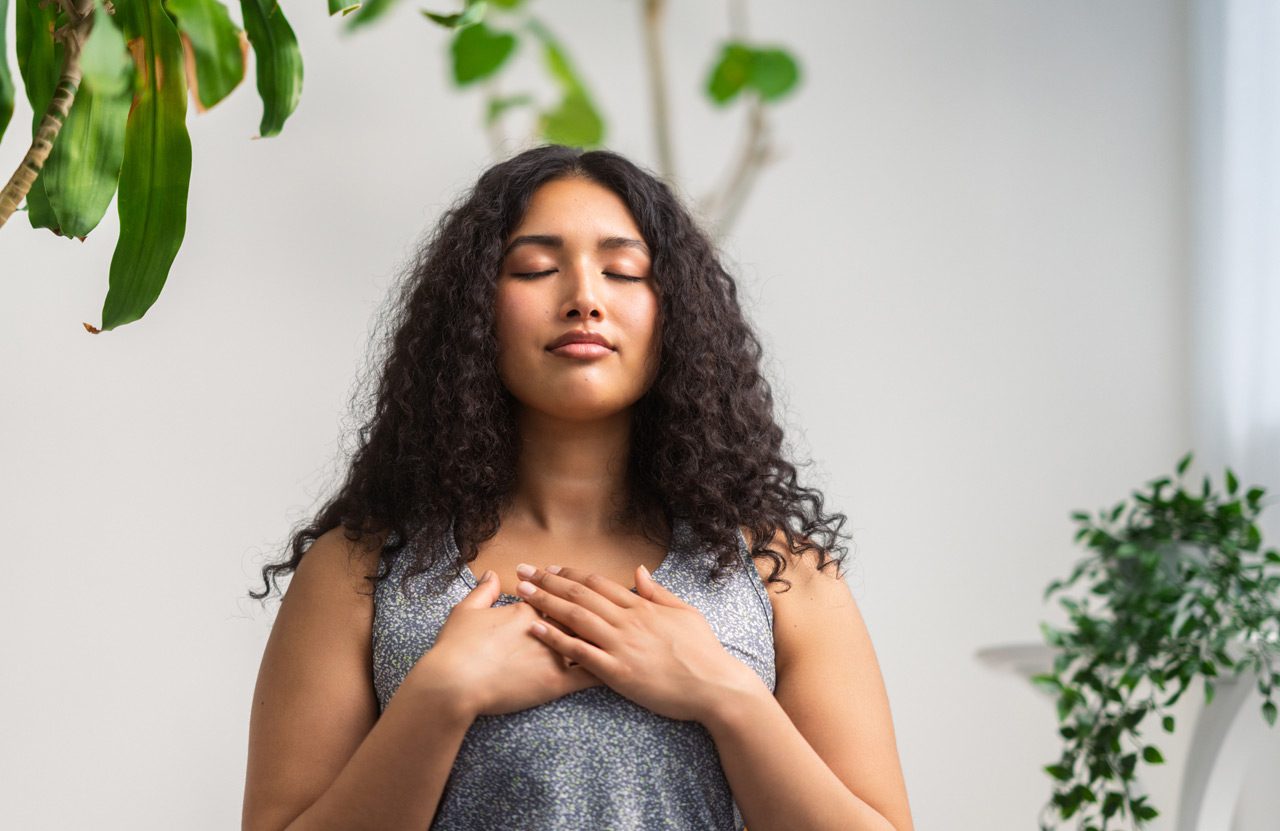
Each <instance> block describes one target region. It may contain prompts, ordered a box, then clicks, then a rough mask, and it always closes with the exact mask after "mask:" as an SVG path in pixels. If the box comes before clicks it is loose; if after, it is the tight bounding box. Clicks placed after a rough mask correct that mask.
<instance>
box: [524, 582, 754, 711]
mask: <svg viewBox="0 0 1280 831" xmlns="http://www.w3.org/2000/svg"><path fill="white" fill-rule="evenodd" d="M525 579H526V581H527V582H528V583H531V584H532V587H533V589H534V590H533V592H532V594H530V593H529V592H527V591H526V588H527V586H526V585H525V584H524V583H522V584H520V585H519V587H518V589H517V590H518V591H519V592H520V596H521V597H522V598H523V599H524V601H525V602H526V603H529V604H530V605H532V606H533V607H534V608H535V609H537V610H538V611H539V612H541V613H543V614H544V615H546V616H547V617H549V618H552V619H553V620H555V621H556V622H557V623H560V624H561V625H563V626H564V627H565V628H566V629H568V630H569V631H567V632H565V631H561V630H560V629H558V628H556V627H555V626H546V625H544V624H538V623H536V622H535V623H534V624H532V626H531V627H530V632H531V634H533V635H534V637H536V638H538V639H539V640H541V641H542V642H543V643H545V644H547V645H548V646H550V647H551V648H552V649H554V650H555V651H556V652H558V653H559V654H561V655H563V656H565V657H566V658H569V659H571V660H573V661H575V662H577V663H578V664H580V665H582V666H583V667H584V668H585V669H586V670H587V671H588V672H590V673H591V674H593V675H595V676H596V677H597V678H599V679H600V680H601V681H603V682H604V683H605V684H606V685H608V686H609V687H610V688H611V689H613V690H614V691H615V692H617V693H618V694H619V695H623V696H625V697H627V698H629V699H631V700H632V701H634V702H635V703H637V704H639V705H640V706H642V707H645V708H647V709H649V710H652V711H653V712H655V713H657V714H659V715H662V716H666V717H667V718H672V719H680V720H684V721H702V722H705V721H706V720H707V717H708V715H709V714H710V713H711V709H712V708H713V707H715V706H717V702H720V701H723V700H725V694H726V693H730V692H732V693H738V692H744V691H755V690H754V688H755V687H757V686H758V687H762V688H764V689H766V690H767V689H768V688H767V687H764V682H763V681H762V680H761V678H760V676H758V675H756V673H755V671H754V670H752V669H751V668H750V667H749V666H747V665H746V664H745V663H743V662H742V661H740V660H738V659H737V658H735V657H734V656H733V655H731V654H729V652H728V651H727V650H726V649H725V648H724V645H723V644H721V643H720V639H719V638H717V637H716V634H715V632H713V631H712V629H711V624H709V623H707V619H706V618H705V617H703V616H702V613H701V612H699V611H698V610H697V609H696V608H694V607H693V606H691V605H689V604H688V603H685V602H684V601H683V600H681V599H680V598H679V597H677V596H676V595H675V594H673V593H672V592H670V591H668V590H667V589H666V588H665V587H663V586H661V585H659V584H658V583H657V582H655V581H654V579H653V578H652V577H651V576H650V575H649V572H648V571H647V570H646V569H645V567H644V566H640V567H638V568H637V569H636V591H635V592H632V591H631V590H630V589H626V588H624V587H622V586H620V585H618V584H617V583H616V582H614V581H613V580H610V579H609V578H607V577H604V576H601V575H599V574H593V573H590V572H585V571H582V570H580V569H574V568H562V569H560V571H559V573H555V574H553V573H551V572H549V571H547V570H545V569H535V570H534V573H533V575H532V576H531V577H527V578H525ZM539 626H542V627H543V628H544V629H545V631H544V632H541V633H539V632H537V631H536V630H537V628H538V627H539ZM574 635H577V636H578V637H574Z"/></svg>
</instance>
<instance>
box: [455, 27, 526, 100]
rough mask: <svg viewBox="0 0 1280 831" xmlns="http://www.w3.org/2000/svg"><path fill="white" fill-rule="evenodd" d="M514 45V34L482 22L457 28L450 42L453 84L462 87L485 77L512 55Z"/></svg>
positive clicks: (496, 69) (495, 70)
mask: <svg viewBox="0 0 1280 831" xmlns="http://www.w3.org/2000/svg"><path fill="white" fill-rule="evenodd" d="M515 48H516V39H515V36H514V35H512V34H511V33H509V32H499V31H495V30H494V29H490V28H489V27H488V26H486V25H485V24H484V23H483V22H480V23H474V24H472V25H470V26H467V27H466V28H463V29H459V30H458V31H457V34H455V35H454V36H453V43H452V44H450V52H451V53H452V54H453V81H454V83H456V84H457V85H458V86H460V87H461V86H466V85H467V84H470V83H474V82H475V81H479V80H480V79H482V78H488V77H489V76H490V75H492V74H493V73H495V72H497V71H498V70H499V69H500V68H501V67H502V64H503V63H504V62H505V61H506V60H507V58H509V57H511V53H512V52H514V51H515Z"/></svg>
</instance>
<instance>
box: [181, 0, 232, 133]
mask: <svg viewBox="0 0 1280 831" xmlns="http://www.w3.org/2000/svg"><path fill="white" fill-rule="evenodd" d="M165 8H167V9H168V10H169V12H170V14H172V15H173V16H174V17H176V18H177V22H178V29H179V31H181V32H182V34H184V35H186V37H187V40H188V41H189V42H190V43H191V51H192V53H193V54H194V55H195V64H196V100H197V101H199V103H200V107H201V108H203V109H206V110H207V109H209V108H210V107H212V106H214V105H215V104H217V103H218V102H219V101H221V100H222V99H224V98H226V97H227V96H228V95H229V94H231V91H232V90H233V89H235V88H236V87H237V86H239V85H240V82H241V81H243V80H244V63H245V53H244V51H243V49H242V47H241V41H240V27H238V26H236V24H235V23H234V22H232V20H231V15H230V14H228V13H227V7H226V6H224V5H222V4H221V3H219V2H218V0H165Z"/></svg>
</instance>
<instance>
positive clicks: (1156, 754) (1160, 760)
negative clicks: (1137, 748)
mask: <svg viewBox="0 0 1280 831" xmlns="http://www.w3.org/2000/svg"><path fill="white" fill-rule="evenodd" d="M1142 760H1143V761H1144V762H1146V763H1147V764H1151V765H1160V764H1164V756H1161V755H1160V751H1159V750H1158V749H1157V748H1156V746H1155V745H1151V744H1149V745H1147V746H1146V747H1144V748H1142Z"/></svg>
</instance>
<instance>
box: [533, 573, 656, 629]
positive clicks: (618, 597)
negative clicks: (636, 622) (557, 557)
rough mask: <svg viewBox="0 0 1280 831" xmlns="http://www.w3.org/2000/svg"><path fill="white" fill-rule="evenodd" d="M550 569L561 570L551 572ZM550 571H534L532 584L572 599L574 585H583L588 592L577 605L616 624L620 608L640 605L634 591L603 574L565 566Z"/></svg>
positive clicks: (618, 619)
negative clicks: (579, 604)
mask: <svg viewBox="0 0 1280 831" xmlns="http://www.w3.org/2000/svg"><path fill="white" fill-rule="evenodd" d="M551 568H555V569H558V570H557V571H551ZM551 568H548V569H538V570H537V571H536V572H534V578H535V579H534V581H533V582H535V583H537V584H538V585H540V586H542V587H543V588H546V589H547V590H548V591H551V592H552V593H553V594H558V595H560V596H561V597H569V596H571V594H572V592H573V591H574V586H575V585H577V586H582V587H583V588H585V589H586V590H587V593H585V594H583V595H582V599H581V600H580V601H578V602H580V603H581V604H582V605H583V606H586V607H587V608H588V609H590V610H591V611H593V612H595V613H596V614H597V615H599V616H600V617H601V618H603V619H604V620H607V621H609V622H610V623H613V624H615V625H616V624H617V623H619V621H620V617H619V615H618V611H619V609H630V608H632V607H634V606H637V605H639V603H640V601H639V600H637V599H636V594H635V592H633V591H631V590H629V589H627V588H626V587H625V586H622V585H620V584H619V583H618V582H617V581H616V580H610V579H609V578H608V577H605V576H604V575H603V574H596V573H595V572H592V571H587V570H586V569H581V568H565V567H563V566H551ZM539 578H540V579H539Z"/></svg>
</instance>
